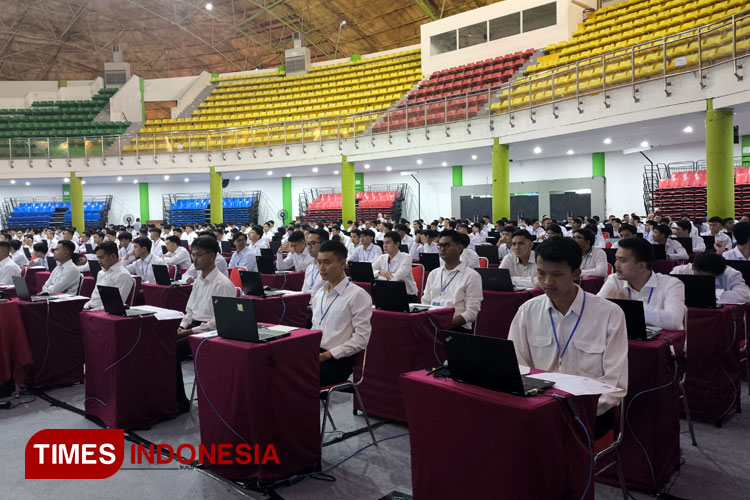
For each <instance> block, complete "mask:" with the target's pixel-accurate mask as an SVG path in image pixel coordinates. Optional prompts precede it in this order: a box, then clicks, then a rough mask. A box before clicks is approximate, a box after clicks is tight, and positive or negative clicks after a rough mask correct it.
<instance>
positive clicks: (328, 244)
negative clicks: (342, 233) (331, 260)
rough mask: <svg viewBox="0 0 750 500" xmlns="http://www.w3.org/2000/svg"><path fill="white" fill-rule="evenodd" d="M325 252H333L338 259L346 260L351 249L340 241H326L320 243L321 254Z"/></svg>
mask: <svg viewBox="0 0 750 500" xmlns="http://www.w3.org/2000/svg"><path fill="white" fill-rule="evenodd" d="M323 252H331V253H333V254H334V255H335V256H336V258H337V259H338V260H346V258H347V257H348V255H349V251H348V250H347V249H346V247H345V246H344V244H343V243H341V242H340V241H325V242H324V243H323V244H322V245H320V251H319V254H320V253H323Z"/></svg>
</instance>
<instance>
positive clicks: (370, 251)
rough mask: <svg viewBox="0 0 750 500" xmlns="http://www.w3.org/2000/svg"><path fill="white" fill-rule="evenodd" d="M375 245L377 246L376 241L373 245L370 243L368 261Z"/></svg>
mask: <svg viewBox="0 0 750 500" xmlns="http://www.w3.org/2000/svg"><path fill="white" fill-rule="evenodd" d="M374 246H375V243H373V244H372V245H370V249H369V250H368V251H367V260H368V261H369V260H370V255H371V254H372V247H374Z"/></svg>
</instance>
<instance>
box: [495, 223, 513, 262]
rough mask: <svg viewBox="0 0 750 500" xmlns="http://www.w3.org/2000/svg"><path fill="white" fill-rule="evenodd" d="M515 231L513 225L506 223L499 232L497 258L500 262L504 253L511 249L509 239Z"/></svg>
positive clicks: (509, 251)
mask: <svg viewBox="0 0 750 500" xmlns="http://www.w3.org/2000/svg"><path fill="white" fill-rule="evenodd" d="M515 231H516V228H515V227H513V226H510V225H508V226H505V227H503V231H502V233H500V238H498V240H497V258H498V259H499V260H500V261H501V262H502V260H503V259H504V258H505V256H506V255H508V254H509V253H511V252H512V251H513V250H511V240H512V239H513V233H514V232H515Z"/></svg>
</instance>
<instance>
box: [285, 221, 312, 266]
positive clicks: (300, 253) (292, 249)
mask: <svg viewBox="0 0 750 500" xmlns="http://www.w3.org/2000/svg"><path fill="white" fill-rule="evenodd" d="M282 252H289V255H287V256H286V258H284V256H283V255H282ZM313 260H314V259H313V258H312V257H310V256H309V255H306V254H305V233H303V232H302V231H294V232H293V233H292V234H290V235H289V241H288V242H287V243H285V244H283V245H281V246H280V247H279V250H278V252H276V270H277V271H288V270H290V269H294V271H296V272H298V273H304V272H305V270H306V269H307V266H310V265H312V263H313Z"/></svg>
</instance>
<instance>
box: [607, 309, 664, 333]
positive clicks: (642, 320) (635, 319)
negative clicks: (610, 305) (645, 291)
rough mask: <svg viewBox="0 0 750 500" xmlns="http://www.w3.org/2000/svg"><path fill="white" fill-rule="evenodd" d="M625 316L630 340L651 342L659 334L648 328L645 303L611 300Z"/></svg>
mask: <svg viewBox="0 0 750 500" xmlns="http://www.w3.org/2000/svg"><path fill="white" fill-rule="evenodd" d="M609 301H611V302H614V303H615V304H617V305H618V306H620V309H622V312H623V313H624V314H625V324H626V328H627V329H628V340H649V339H652V338H654V337H655V336H657V335H658V334H659V331H658V330H656V329H650V328H648V327H646V315H645V313H644V312H643V302H642V301H640V300H623V299H609Z"/></svg>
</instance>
